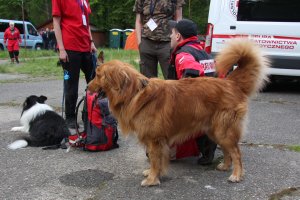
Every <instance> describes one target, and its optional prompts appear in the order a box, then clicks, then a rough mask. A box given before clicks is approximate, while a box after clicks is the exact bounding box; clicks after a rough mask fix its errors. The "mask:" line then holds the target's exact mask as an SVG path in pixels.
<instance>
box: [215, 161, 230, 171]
mask: <svg viewBox="0 0 300 200" xmlns="http://www.w3.org/2000/svg"><path fill="white" fill-rule="evenodd" d="M217 170H219V171H228V170H229V167H227V166H226V165H225V164H224V163H220V164H218V166H217Z"/></svg>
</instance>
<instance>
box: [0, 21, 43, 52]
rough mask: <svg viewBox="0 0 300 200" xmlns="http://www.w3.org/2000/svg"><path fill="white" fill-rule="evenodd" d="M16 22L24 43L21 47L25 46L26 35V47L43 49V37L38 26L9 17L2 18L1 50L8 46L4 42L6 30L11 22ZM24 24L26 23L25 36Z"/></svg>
mask: <svg viewBox="0 0 300 200" xmlns="http://www.w3.org/2000/svg"><path fill="white" fill-rule="evenodd" d="M10 21H12V22H14V23H15V27H16V28H17V29H18V30H19V31H20V34H21V38H22V43H21V44H20V47H25V39H24V38H25V36H26V48H30V49H41V48H42V46H43V38H42V36H40V34H39V33H38V31H37V30H36V28H35V27H34V26H33V25H32V24H31V23H30V22H27V21H25V22H24V24H23V21H16V20H8V19H0V50H4V49H5V48H6V47H5V45H4V42H3V38H4V32H5V30H6V29H7V28H8V27H9V22H10ZM24 25H25V36H24Z"/></svg>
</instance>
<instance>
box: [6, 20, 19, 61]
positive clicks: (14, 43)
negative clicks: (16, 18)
mask: <svg viewBox="0 0 300 200" xmlns="http://www.w3.org/2000/svg"><path fill="white" fill-rule="evenodd" d="M21 42H22V39H21V36H20V31H19V30H18V29H17V28H16V27H15V23H14V22H9V27H8V28H7V29H6V30H5V32H4V44H5V45H6V44H7V50H8V53H9V57H10V59H11V63H14V61H15V60H16V62H17V63H19V43H21Z"/></svg>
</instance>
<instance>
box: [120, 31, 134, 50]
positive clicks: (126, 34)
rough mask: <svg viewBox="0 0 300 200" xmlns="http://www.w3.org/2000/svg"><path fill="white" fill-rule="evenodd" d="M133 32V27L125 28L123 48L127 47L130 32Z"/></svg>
mask: <svg viewBox="0 0 300 200" xmlns="http://www.w3.org/2000/svg"><path fill="white" fill-rule="evenodd" d="M132 32H133V29H125V30H123V46H122V48H124V47H125V44H126V40H127V37H128V35H130V33H132Z"/></svg>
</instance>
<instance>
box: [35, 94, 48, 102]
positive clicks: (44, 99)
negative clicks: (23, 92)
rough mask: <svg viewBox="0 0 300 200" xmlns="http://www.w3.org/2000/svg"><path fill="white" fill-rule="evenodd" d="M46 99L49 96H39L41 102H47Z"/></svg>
mask: <svg viewBox="0 0 300 200" xmlns="http://www.w3.org/2000/svg"><path fill="white" fill-rule="evenodd" d="M46 100H47V97H46V96H43V95H41V96H40V97H39V98H38V100H37V102H39V103H45V101H46Z"/></svg>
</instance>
